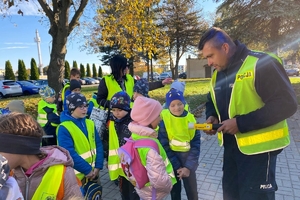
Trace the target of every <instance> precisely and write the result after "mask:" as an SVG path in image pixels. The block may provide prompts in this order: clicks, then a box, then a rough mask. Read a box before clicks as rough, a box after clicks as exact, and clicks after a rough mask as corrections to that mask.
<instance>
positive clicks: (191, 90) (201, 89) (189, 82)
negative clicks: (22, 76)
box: [0, 77, 300, 117]
mask: <svg viewBox="0 0 300 200" xmlns="http://www.w3.org/2000/svg"><path fill="white" fill-rule="evenodd" d="M290 80H291V82H292V85H293V87H294V89H295V91H296V94H297V98H298V104H299V105H300V78H296V77H291V78H290ZM184 81H185V82H186V89H185V93H184V95H185V99H186V101H187V103H188V104H189V105H190V109H191V111H193V110H195V109H196V108H197V107H198V106H199V105H201V104H203V103H205V101H206V95H207V93H208V91H209V83H210V79H186V80H184ZM97 89H98V88H97V86H94V87H93V86H91V87H83V88H82V93H83V94H84V95H85V96H86V98H87V99H88V100H89V99H90V98H91V97H92V95H93V93H94V92H97ZM169 89H170V86H169V85H167V86H165V87H163V88H160V89H156V90H153V91H150V92H149V95H150V97H151V98H153V99H157V100H158V101H160V102H161V103H162V104H163V103H164V102H165V95H166V93H167V92H168V91H169ZM12 99H20V100H23V101H24V103H25V107H26V112H27V113H29V114H31V115H32V116H34V117H36V115H37V104H38V102H39V100H40V99H41V97H40V95H31V96H22V97H15V98H8V99H1V100H0V107H1V108H3V107H6V105H7V104H8V102H9V101H10V100H12Z"/></svg>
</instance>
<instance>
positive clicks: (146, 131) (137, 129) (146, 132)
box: [128, 122, 158, 138]
mask: <svg viewBox="0 0 300 200" xmlns="http://www.w3.org/2000/svg"><path fill="white" fill-rule="evenodd" d="M128 129H129V130H130V131H131V132H132V133H135V134H137V135H140V136H147V137H152V138H157V135H158V134H157V132H156V131H155V130H154V129H152V128H149V127H145V126H141V125H139V124H137V123H135V122H130V123H129V124H128Z"/></svg>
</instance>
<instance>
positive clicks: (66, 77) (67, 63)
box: [65, 60, 71, 79]
mask: <svg viewBox="0 0 300 200" xmlns="http://www.w3.org/2000/svg"><path fill="white" fill-rule="evenodd" d="M70 70H71V69H70V64H69V62H68V61H67V60H66V61H65V79H70Z"/></svg>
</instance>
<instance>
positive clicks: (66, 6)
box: [0, 0, 88, 92]
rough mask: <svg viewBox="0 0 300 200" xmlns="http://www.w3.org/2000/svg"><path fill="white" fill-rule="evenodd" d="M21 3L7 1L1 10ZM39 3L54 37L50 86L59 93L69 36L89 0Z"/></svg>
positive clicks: (14, 0)
mask: <svg viewBox="0 0 300 200" xmlns="http://www.w3.org/2000/svg"><path fill="white" fill-rule="evenodd" d="M26 1H27V3H32V4H35V3H36V2H35V1H33V0H26ZM20 2H22V0H5V1H3V3H1V4H0V10H5V9H7V8H9V7H12V6H16V7H18V4H19V3H20ZM37 2H38V3H39V5H40V6H41V11H42V12H44V14H45V15H46V16H47V18H48V19H49V23H50V28H49V31H48V33H49V34H50V35H51V37H52V48H51V53H50V63H49V67H48V71H47V75H48V81H49V86H51V87H52V88H54V89H55V91H56V92H59V91H60V89H61V87H62V83H63V79H64V64H65V56H66V53H67V50H66V44H67V41H68V36H69V35H70V33H71V32H72V31H73V30H74V28H75V27H76V26H78V25H79V18H80V17H81V15H82V13H83V10H84V8H85V7H86V5H87V3H88V0H60V1H58V0H47V1H46V0H37ZM71 8H72V9H73V8H74V10H71ZM37 9H38V8H37ZM18 13H20V14H22V15H23V11H22V10H21V9H19V11H18Z"/></svg>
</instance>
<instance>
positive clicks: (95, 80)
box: [86, 77, 100, 84]
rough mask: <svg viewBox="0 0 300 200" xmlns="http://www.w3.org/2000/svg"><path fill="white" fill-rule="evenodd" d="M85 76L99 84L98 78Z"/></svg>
mask: <svg viewBox="0 0 300 200" xmlns="http://www.w3.org/2000/svg"><path fill="white" fill-rule="evenodd" d="M86 78H88V79H90V80H92V81H94V82H95V83H94V84H99V83H100V81H99V80H97V79H94V78H92V77H86Z"/></svg>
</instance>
